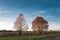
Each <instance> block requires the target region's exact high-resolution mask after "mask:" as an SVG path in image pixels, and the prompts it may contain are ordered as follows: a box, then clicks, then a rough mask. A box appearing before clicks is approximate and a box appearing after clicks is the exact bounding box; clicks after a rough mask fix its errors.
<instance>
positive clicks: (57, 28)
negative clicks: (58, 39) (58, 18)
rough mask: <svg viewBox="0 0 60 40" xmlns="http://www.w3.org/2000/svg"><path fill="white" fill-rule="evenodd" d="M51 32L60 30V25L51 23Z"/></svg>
mask: <svg viewBox="0 0 60 40" xmlns="http://www.w3.org/2000/svg"><path fill="white" fill-rule="evenodd" d="M49 30H53V31H55V30H60V23H53V22H50V23H49Z"/></svg>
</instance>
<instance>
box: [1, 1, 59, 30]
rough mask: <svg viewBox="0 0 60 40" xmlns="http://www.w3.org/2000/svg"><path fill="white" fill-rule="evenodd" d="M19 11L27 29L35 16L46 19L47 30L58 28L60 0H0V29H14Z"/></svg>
mask: <svg viewBox="0 0 60 40" xmlns="http://www.w3.org/2000/svg"><path fill="white" fill-rule="evenodd" d="M20 13H22V14H23V15H24V17H25V20H26V23H27V24H28V25H29V28H30V29H29V30H31V26H32V21H33V20H34V19H35V18H36V16H42V17H43V18H44V19H46V20H47V21H48V23H49V30H60V0H0V30H14V28H13V27H14V21H15V20H16V18H17V16H18V15H19V14H20Z"/></svg>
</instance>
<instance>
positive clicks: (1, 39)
mask: <svg viewBox="0 0 60 40" xmlns="http://www.w3.org/2000/svg"><path fill="white" fill-rule="evenodd" d="M55 36H60V34H47V35H21V36H19V35H18V36H0V40H33V39H35V38H46V37H55Z"/></svg>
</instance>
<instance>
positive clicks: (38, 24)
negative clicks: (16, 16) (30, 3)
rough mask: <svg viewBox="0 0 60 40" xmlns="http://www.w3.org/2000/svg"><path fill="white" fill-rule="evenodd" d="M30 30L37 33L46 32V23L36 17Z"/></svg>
mask: <svg viewBox="0 0 60 40" xmlns="http://www.w3.org/2000/svg"><path fill="white" fill-rule="evenodd" d="M32 29H33V30H34V31H37V32H40V33H41V32H42V31H48V22H47V21H46V20H45V19H44V18H43V17H40V16H37V17H36V18H35V19H34V20H33V22H32Z"/></svg>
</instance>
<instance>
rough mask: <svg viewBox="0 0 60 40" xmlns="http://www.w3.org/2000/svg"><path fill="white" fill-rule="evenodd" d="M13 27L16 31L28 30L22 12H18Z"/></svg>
mask: <svg viewBox="0 0 60 40" xmlns="http://www.w3.org/2000/svg"><path fill="white" fill-rule="evenodd" d="M14 28H15V30H17V31H27V30H28V25H27V24H26V21H25V19H24V16H23V14H22V13H20V14H19V16H18V17H17V18H16V21H15V22H14Z"/></svg>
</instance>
